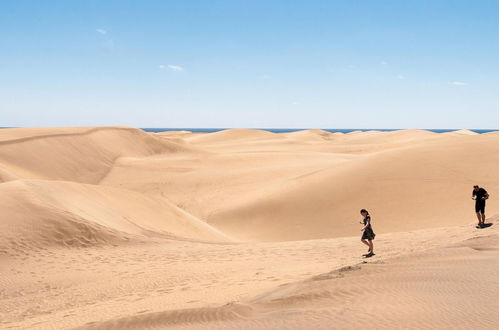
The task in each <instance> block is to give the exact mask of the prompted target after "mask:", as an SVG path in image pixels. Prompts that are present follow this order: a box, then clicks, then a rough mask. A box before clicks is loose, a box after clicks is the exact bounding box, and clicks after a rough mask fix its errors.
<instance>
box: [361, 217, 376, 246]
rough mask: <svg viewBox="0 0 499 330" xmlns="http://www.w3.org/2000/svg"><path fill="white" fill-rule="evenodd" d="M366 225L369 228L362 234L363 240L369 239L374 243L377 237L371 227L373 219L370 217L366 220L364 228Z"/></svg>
mask: <svg viewBox="0 0 499 330" xmlns="http://www.w3.org/2000/svg"><path fill="white" fill-rule="evenodd" d="M365 225H367V227H366V229H364V231H363V232H362V239H367V240H370V241H372V240H373V239H374V237H376V234H375V233H374V231H373V228H372V227H371V217H370V216H369V215H368V216H367V217H365V218H364V226H365Z"/></svg>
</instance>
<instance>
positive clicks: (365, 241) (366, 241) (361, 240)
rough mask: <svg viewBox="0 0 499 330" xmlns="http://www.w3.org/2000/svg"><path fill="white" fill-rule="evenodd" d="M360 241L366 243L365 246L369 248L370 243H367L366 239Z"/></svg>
mask: <svg viewBox="0 0 499 330" xmlns="http://www.w3.org/2000/svg"><path fill="white" fill-rule="evenodd" d="M360 241H361V242H362V243H364V244H365V245H367V246H369V243H367V241H366V240H365V239H363V238H361V240H360Z"/></svg>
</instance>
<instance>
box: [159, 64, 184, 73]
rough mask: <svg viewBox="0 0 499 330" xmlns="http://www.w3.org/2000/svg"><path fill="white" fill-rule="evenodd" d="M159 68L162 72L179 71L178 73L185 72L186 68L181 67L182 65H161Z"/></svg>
mask: <svg viewBox="0 0 499 330" xmlns="http://www.w3.org/2000/svg"><path fill="white" fill-rule="evenodd" d="M158 68H159V69H160V70H166V69H170V70H172V71H177V72H178V71H184V68H183V67H181V66H180V65H171V64H170V65H164V64H160V65H158Z"/></svg>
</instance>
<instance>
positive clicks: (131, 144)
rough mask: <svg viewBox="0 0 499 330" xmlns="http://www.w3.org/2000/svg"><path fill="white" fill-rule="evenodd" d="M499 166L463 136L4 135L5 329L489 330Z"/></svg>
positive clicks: (475, 137)
mask: <svg viewBox="0 0 499 330" xmlns="http://www.w3.org/2000/svg"><path fill="white" fill-rule="evenodd" d="M498 165H499V135H497V134H482V135H479V134H473V133H472V132H469V131H457V132H451V133H443V134H437V133H432V132H428V131H422V130H404V131H395V132H375V131H371V132H361V131H360V132H353V133H349V134H341V133H329V132H326V131H322V130H305V131H299V132H292V133H270V132H267V131H260V130H247V129H233V130H226V131H222V132H217V133H190V132H186V131H181V132H164V133H146V132H143V131H141V130H139V129H134V128H128V127H98V128H94V127H88V128H22V129H3V130H0V209H1V210H2V213H1V221H0V293H1V298H0V299H1V304H0V328H18V329H26V328H29V329H46V328H63V329H66V328H67V329H71V328H92V329H94V328H95V329H113V328H114V329H144V328H158V329H162V328H166V327H168V328H172V329H220V328H244V329H253V328H255V329H260V328H261V329H269V328H275V329H278V328H280V329H282V328H286V329H287V328H298V329H309V328H316V329H331V328H352V329H353V328H359V327H361V326H365V327H373V328H401V327H403V328H434V329H442V328H496V327H497V324H499V313H498V312H497V311H498V310H499V309H498V308H497V306H496V304H497V303H496V302H495V299H494V298H495V297H496V296H497V295H498V294H499V285H498V284H496V283H495V282H496V279H497V276H498V275H499V264H498V260H499V259H498V257H499V248H497V246H499V245H498V243H499V236H498V231H497V230H498V229H497V226H498V225H499V215H494V214H496V213H499V207H498V206H497V205H498V204H497V203H495V202H494V199H495V198H494V197H495V196H497V195H498V193H499V189H498V188H497V187H498V186H499V185H498V183H499V176H497V175H496V169H497V168H498ZM473 184H480V185H481V186H484V187H485V188H486V189H487V190H488V191H489V193H490V194H491V200H490V201H489V203H488V206H487V213H488V215H490V217H489V219H488V222H490V223H492V226H491V227H490V228H486V229H475V228H474V222H475V221H476V220H475V215H474V213H473V201H472V200H471V187H472V185H473ZM360 208H367V209H369V210H370V211H371V214H372V218H373V226H374V229H375V231H376V233H377V234H378V236H377V237H376V240H375V248H376V251H375V252H376V256H374V257H373V258H370V259H362V258H361V254H362V253H365V246H363V245H361V243H360V242H359V236H360V225H359V224H358V221H359V220H360V216H359V214H358V210H359V209H360ZM483 306H486V308H483Z"/></svg>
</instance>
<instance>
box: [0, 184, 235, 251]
mask: <svg viewBox="0 0 499 330" xmlns="http://www.w3.org/2000/svg"><path fill="white" fill-rule="evenodd" d="M0 208H1V209H2V213H3V214H2V222H1V223H0V249H2V250H4V251H7V250H9V251H10V250H12V249H14V250H18V252H19V251H21V250H23V249H29V248H40V247H46V246H88V245H96V244H116V243H118V242H125V241H128V240H129V239H133V238H135V239H144V238H146V237H148V238H154V237H162V238H172V239H192V240H200V241H218V242H220V241H228V240H229V238H228V237H227V236H225V235H224V234H222V233H221V232H219V231H218V230H216V229H214V228H211V227H210V226H209V225H207V224H206V223H205V222H203V221H201V220H199V219H197V218H195V217H193V216H192V215H190V214H188V213H187V212H185V211H183V210H181V209H179V208H178V207H176V206H175V205H173V204H171V203H169V202H168V201H166V200H164V199H159V198H154V197H151V196H144V195H142V194H139V193H137V192H133V191H129V190H123V189H117V188H113V187H105V186H96V185H89V184H80V183H73V182H62V181H42V180H35V181H33V180H30V181H26V180H17V181H12V182H8V183H3V184H1V185H0Z"/></svg>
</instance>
